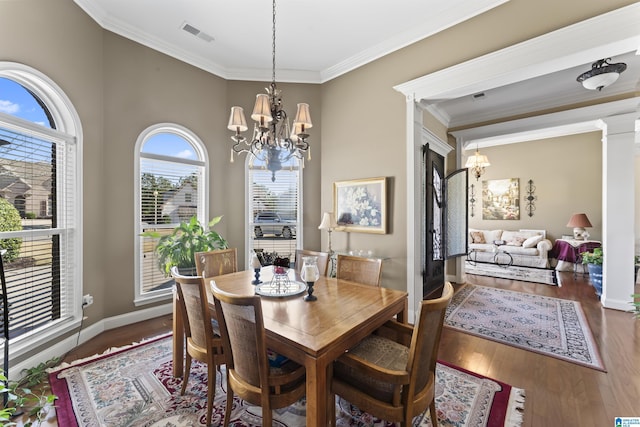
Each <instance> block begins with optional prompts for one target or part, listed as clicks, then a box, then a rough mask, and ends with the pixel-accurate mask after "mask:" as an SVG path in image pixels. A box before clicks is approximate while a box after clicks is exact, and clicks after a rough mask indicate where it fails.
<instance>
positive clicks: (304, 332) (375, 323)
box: [173, 267, 407, 427]
mask: <svg viewBox="0 0 640 427" xmlns="http://www.w3.org/2000/svg"><path fill="white" fill-rule="evenodd" d="M289 273H290V274H289V276H290V279H291V280H294V281H300V279H299V278H297V277H295V275H296V273H295V271H294V270H293V269H291V270H290V271H289ZM272 276H273V273H272V269H271V268H270V267H265V268H263V269H262V276H261V280H263V281H265V282H266V281H269V280H271V278H272ZM253 279H254V272H253V271H251V270H247V271H240V272H237V273H232V274H226V275H222V276H216V277H211V278H205V279H204V281H205V284H206V285H207V289H208V290H209V294H210V297H211V299H212V298H213V297H212V295H211V286H210V283H211V281H212V280H213V281H215V283H216V284H217V286H218V287H219V288H221V289H222V290H224V291H227V292H231V293H234V294H237V295H254V294H255V290H256V288H255V285H252V284H251V281H252V280H253ZM174 295H176V294H175V293H174ZM304 295H306V292H304V293H302V294H299V295H295V296H288V297H270V296H269V297H268V296H262V297H261V301H262V313H263V317H264V326H265V329H266V335H267V340H268V343H267V344H268V346H269V348H271V349H272V350H274V351H276V352H277V353H280V354H282V355H284V356H286V357H288V358H290V359H292V360H294V361H295V362H297V363H299V364H301V365H304V367H305V368H306V401H307V405H306V411H307V413H306V425H307V426H309V427H313V426H317V427H320V426H322V427H325V426H328V425H333V423H334V420H328V419H327V412H328V405H329V404H334V402H329V401H328V400H329V395H330V393H329V388H330V376H331V374H332V370H331V366H332V362H333V361H334V360H336V359H337V358H338V357H339V356H340V355H341V354H343V353H344V352H345V351H346V350H348V349H349V348H351V347H353V346H354V345H356V344H357V343H358V342H360V341H361V340H362V339H363V338H365V337H366V336H367V335H369V334H371V333H372V332H373V331H374V330H376V329H377V328H379V327H380V326H381V325H382V324H384V323H385V322H386V321H387V320H390V319H392V318H394V317H395V318H396V319H397V320H398V321H401V322H406V320H407V318H406V316H407V293H406V292H404V291H398V290H393V289H388V288H383V287H375V286H369V285H364V284H360V283H356V282H351V281H346V280H340V279H335V278H329V277H321V278H320V279H319V280H318V281H317V282H316V283H315V286H314V292H313V295H315V296H316V297H317V300H316V301H305V300H304ZM210 303H211V304H212V303H213V301H210ZM176 308H177V302H176V301H175V297H174V316H173V329H174V330H173V333H174V341H173V342H174V345H173V360H174V364H173V369H174V375H175V376H182V374H183V372H182V371H183V357H184V356H183V352H184V329H183V323H182V322H183V319H182V318H181V317H180V314H179V313H180V310H176Z"/></svg>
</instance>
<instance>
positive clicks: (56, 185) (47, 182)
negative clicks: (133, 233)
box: [0, 78, 80, 339]
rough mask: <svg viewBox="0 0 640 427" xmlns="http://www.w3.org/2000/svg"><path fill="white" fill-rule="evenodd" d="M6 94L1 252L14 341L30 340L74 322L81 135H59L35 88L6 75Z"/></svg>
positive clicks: (2, 87)
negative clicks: (78, 139) (58, 325)
mask: <svg viewBox="0 0 640 427" xmlns="http://www.w3.org/2000/svg"><path fill="white" fill-rule="evenodd" d="M0 94H2V95H3V97H5V99H3V100H1V101H2V102H0V105H1V108H0V112H2V113H9V114H0V251H2V252H3V255H2V260H3V263H4V272H5V279H6V295H7V299H8V302H9V325H8V326H9V336H10V338H12V339H13V338H18V337H22V338H25V339H26V337H29V336H34V334H35V333H36V332H39V331H44V330H47V331H48V332H50V326H51V325H52V324H54V323H58V322H60V321H63V320H69V319H72V318H73V317H74V291H75V287H77V286H78V284H77V283H76V278H75V274H74V265H75V263H76V255H77V253H76V248H77V244H78V240H79V239H80V236H79V235H78V221H79V218H78V217H77V212H78V203H79V201H78V200H77V194H78V182H77V178H76V175H77V167H76V162H77V147H76V141H75V138H73V137H72V136H70V135H67V134H64V133H63V132H60V131H57V130H55V123H54V122H53V120H52V119H51V117H52V115H51V114H50V112H49V111H48V109H47V108H46V107H45V105H44V103H43V102H41V100H40V99H38V98H36V95H34V93H33V92H32V91H30V90H27V89H26V88H24V87H22V86H21V85H19V84H18V83H16V82H14V81H11V80H9V79H6V78H0ZM6 98H9V100H7V99H6ZM3 327H4V325H3ZM42 335H44V334H40V335H39V336H38V338H42Z"/></svg>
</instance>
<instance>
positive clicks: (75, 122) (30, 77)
mask: <svg viewBox="0 0 640 427" xmlns="http://www.w3.org/2000/svg"><path fill="white" fill-rule="evenodd" d="M0 77H5V78H8V79H11V80H13V81H15V82H18V83H20V84H21V85H22V86H24V87H25V88H28V89H29V90H31V91H32V92H33V93H34V94H35V95H36V96H37V97H38V98H40V100H41V101H42V102H43V103H44V104H45V105H46V106H47V109H48V110H49V112H50V113H51V115H52V117H53V120H54V122H55V124H56V127H57V129H49V128H45V127H43V126H39V125H37V124H35V123H32V122H27V121H25V120H22V119H19V118H17V117H15V116H11V115H6V114H3V115H2V119H3V120H5V121H6V122H7V123H8V124H10V125H13V126H17V127H19V128H24V129H28V130H29V131H31V132H32V133H33V134H34V135H36V136H37V135H42V136H46V137H48V138H54V139H58V140H65V141H68V142H72V141H74V140H75V177H74V179H75V194H73V195H71V197H73V198H74V199H75V200H77V201H78V203H76V205H75V206H74V213H73V214H74V215H75V218H76V222H75V230H74V231H75V233H74V234H75V236H74V237H75V238H74V239H73V243H72V246H73V249H72V250H73V258H72V259H71V262H73V264H74V269H73V277H72V280H71V283H73V284H75V288H74V289H73V292H71V293H70V296H71V298H72V299H73V301H72V303H71V304H72V316H71V317H70V318H68V319H64V320H60V321H56V322H53V323H51V324H49V325H46V326H43V327H41V328H38V329H36V330H34V331H31V332H30V333H28V334H25V335H22V336H20V337H18V338H16V339H15V340H12V342H11V347H10V352H9V358H10V359H13V358H15V357H20V356H22V355H23V354H26V353H28V352H30V351H32V350H33V348H35V347H38V346H41V345H44V344H46V343H49V342H50V341H51V340H52V339H53V338H56V337H59V336H62V335H64V334H66V333H67V332H69V331H72V330H74V329H76V328H77V327H78V326H80V322H81V320H82V293H83V288H84V285H83V281H82V278H83V257H82V252H83V246H82V241H83V216H82V213H83V210H82V202H81V201H82V194H83V181H82V176H83V175H82V172H83V164H82V158H83V150H82V145H83V144H82V142H83V133H82V124H81V122H80V116H79V115H78V113H77V111H76V109H75V107H74V106H73V104H72V103H71V100H70V99H69V97H68V96H67V95H66V94H65V92H64V91H63V90H62V89H61V88H60V86H58V85H57V84H56V83H55V82H54V81H53V80H51V79H50V78H49V77H47V76H46V75H45V74H43V73H41V72H40V71H38V70H36V69H35V68H32V67H29V66H27V65H24V64H19V63H16V62H0Z"/></svg>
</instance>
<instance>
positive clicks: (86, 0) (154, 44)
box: [74, 0, 510, 83]
mask: <svg viewBox="0 0 640 427" xmlns="http://www.w3.org/2000/svg"><path fill="white" fill-rule="evenodd" d="M508 1H510V0H477V1H474V2H470V1H463V2H458V3H456V4H454V5H453V6H450V7H448V8H447V9H444V10H439V11H437V13H434V14H432V16H431V17H430V18H429V19H426V20H425V21H424V22H423V23H422V24H421V25H420V26H418V27H413V28H410V29H407V30H406V31H405V32H403V33H401V34H399V35H397V36H396V37H392V38H389V39H387V40H385V41H384V42H382V43H379V44H378V45H375V46H373V47H371V48H369V49H366V50H364V51H362V52H359V53H357V54H356V55H353V56H352V57H350V58H347V59H345V60H344V61H342V62H340V63H338V64H336V65H334V66H331V67H328V68H326V69H324V70H320V71H307V70H277V71H278V82H286V83H325V82H327V81H329V80H332V79H334V78H336V77H339V76H341V75H343V74H346V73H348V72H349V71H352V70H354V69H356V68H359V67H361V66H363V65H366V64H368V63H370V62H372V61H375V60H376V59H379V58H381V57H383V56H385V55H388V54H390V53H392V52H395V51H397V50H399V49H402V48H404V47H406V46H408V45H410V44H412V43H415V42H417V41H419V40H422V39H424V38H427V37H429V36H432V35H434V34H436V33H438V32H440V31H443V30H445V29H447V28H450V27H452V26H454V25H457V24H459V23H460V22H464V21H466V20H468V19H471V18H473V17H474V16H477V15H479V14H482V13H484V12H486V11H487V10H490V9H493V8H495V7H497V6H500V5H501V4H504V3H506V2H508ZM74 2H75V3H76V4H77V5H78V6H79V7H80V8H81V9H82V10H84V11H85V12H86V13H87V14H88V15H89V16H90V17H91V18H92V19H93V20H94V21H95V22H96V23H98V24H99V25H100V26H101V27H102V28H104V29H106V30H109V31H111V32H113V33H115V34H118V35H121V36H122V37H125V38H127V39H130V40H133V41H135V42H137V43H140V44H141V45H143V46H146V47H148V48H150V49H154V50H157V51H158V52H161V53H164V54H165V55H168V56H170V57H172V58H175V59H178V60H180V61H182V62H185V63H187V64H190V65H193V66H194V67H197V68H200V69H202V70H205V71H207V72H210V73H212V74H215V75H217V76H219V77H222V78H224V79H227V80H247V81H271V70H261V69H238V68H229V67H225V66H224V65H222V64H219V63H216V62H214V61H211V60H210V59H208V58H205V57H203V56H201V55H192V54H190V53H189V52H187V51H185V50H184V49H181V48H180V47H178V46H175V45H172V44H170V43H166V42H165V41H163V40H161V39H159V38H157V37H154V36H151V35H149V34H148V33H145V32H142V31H139V30H138V29H137V28H135V27H132V26H130V25H128V24H125V23H124V22H122V21H120V20H118V19H113V18H111V17H110V16H109V15H108V13H107V12H106V11H105V10H104V9H102V8H101V7H99V6H98V5H96V4H95V3H94V2H92V1H91V0H74Z"/></svg>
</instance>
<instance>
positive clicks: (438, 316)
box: [331, 282, 453, 427]
mask: <svg viewBox="0 0 640 427" xmlns="http://www.w3.org/2000/svg"><path fill="white" fill-rule="evenodd" d="M452 297H453V286H452V285H451V283H448V282H447V283H446V284H445V287H444V290H443V293H442V296H441V297H440V298H438V299H432V300H424V301H422V303H421V305H420V313H419V315H418V318H417V319H416V323H415V325H414V326H413V327H412V326H411V325H407V324H404V323H399V322H396V321H389V322H387V323H386V324H385V325H384V326H383V327H382V328H381V329H380V330H378V331H376V333H375V334H374V335H370V336H368V337H366V338H365V339H364V340H363V341H361V342H360V343H359V344H358V345H356V346H355V347H353V348H351V349H350V351H348V352H347V353H345V354H344V355H342V356H341V357H340V358H339V359H338V360H337V361H336V362H335V363H334V371H333V372H334V376H333V380H332V388H331V392H332V395H333V393H335V394H338V395H340V396H342V397H343V398H344V399H346V400H347V401H349V402H351V403H353V404H354V405H356V406H357V407H358V408H359V409H361V410H362V411H365V412H368V413H370V414H372V415H373V416H375V417H378V418H380V419H383V420H385V421H388V422H398V421H399V422H400V425H401V426H402V427H410V426H411V421H412V419H413V418H414V417H415V416H417V415H419V414H422V413H423V412H424V411H425V410H426V409H427V408H429V409H430V415H431V420H432V424H433V425H434V426H436V427H437V414H436V406H435V383H436V377H435V375H436V361H437V353H438V346H439V344H440V337H441V335H442V328H443V324H444V316H445V314H446V309H447V306H448V305H449V302H450V301H451V298H452ZM408 342H410V344H409V345H408V347H407V344H406V343H408ZM331 415H332V416H334V417H335V413H332V414H331Z"/></svg>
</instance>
